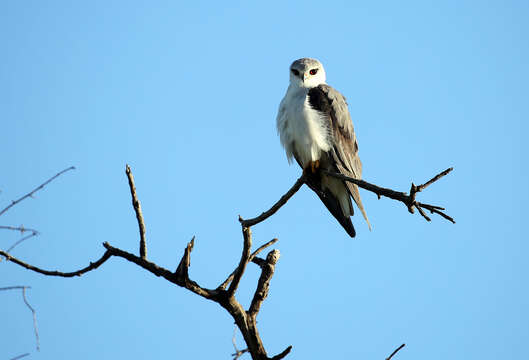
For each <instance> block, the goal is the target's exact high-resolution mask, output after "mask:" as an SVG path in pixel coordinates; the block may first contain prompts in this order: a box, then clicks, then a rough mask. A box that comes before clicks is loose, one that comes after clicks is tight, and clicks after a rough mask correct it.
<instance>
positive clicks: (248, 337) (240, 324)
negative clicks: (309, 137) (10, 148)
mask: <svg viewBox="0 0 529 360" xmlns="http://www.w3.org/2000/svg"><path fill="white" fill-rule="evenodd" d="M70 169H72V168H68V169H65V170H63V171H62V172H60V173H58V174H57V175H55V176H54V177H52V178H51V179H49V180H48V181H47V182H45V183H44V184H42V185H41V186H39V187H38V188H36V189H35V190H33V191H32V192H30V193H28V194H26V195H25V196H23V197H21V198H20V199H18V200H16V201H13V202H12V203H11V204H10V205H9V206H8V207H6V208H5V209H3V210H1V211H0V215H2V214H3V213H5V212H6V211H7V210H9V208H11V207H12V206H14V205H16V204H17V203H18V202H20V201H22V200H24V199H25V198H28V197H31V196H32V195H33V193H34V192H35V191H38V190H40V189H42V188H43V187H44V186H45V185H46V184H48V183H49V182H50V181H52V180H53V179H55V178H56V177H58V176H59V175H61V174H62V173H64V172H66V171H68V170H70ZM450 171H452V168H449V169H447V170H445V171H443V172H441V173H439V174H437V175H436V176H434V177H433V178H432V179H430V180H429V181H427V182H425V183H424V184H421V185H419V186H416V185H415V184H413V183H412V184H411V188H410V192H409V194H408V193H405V192H398V191H394V190H391V189H386V188H382V187H379V186H377V185H374V184H370V183H368V182H366V181H364V180H358V179H353V178H349V177H346V176H343V175H341V174H336V173H332V172H326V174H327V175H330V176H333V177H336V178H338V179H341V180H344V181H349V182H352V183H354V184H356V185H357V186H359V187H361V188H363V189H365V190H368V191H371V192H373V193H375V194H377V196H378V197H379V199H380V198H381V197H382V196H384V197H388V198H390V199H393V200H397V201H400V202H402V203H403V204H404V205H405V206H406V207H407V209H408V211H409V212H410V213H414V209H417V210H418V212H419V213H420V215H421V216H422V217H424V219H426V220H427V221H431V219H430V217H429V216H428V215H427V214H426V211H429V212H430V213H431V214H438V215H439V216H441V217H443V218H445V219H446V220H448V221H450V222H452V223H455V221H454V219H452V218H451V217H450V216H448V215H447V214H445V213H444V210H445V209H444V208H442V207H440V206H436V205H431V204H425V203H421V202H418V201H417V200H416V195H417V193H419V192H421V191H423V190H424V189H426V188H427V187H428V186H430V185H431V184H433V183H434V182H436V181H437V180H439V179H440V178H442V177H443V176H445V175H447V174H448V173H449V172H450ZM126 175H127V178H128V183H129V188H130V192H131V197H132V206H133V208H134V211H135V214H136V220H137V223H138V228H139V233H140V236H139V237H140V241H139V256H138V255H134V254H131V253H129V252H127V251H124V250H122V249H119V248H116V247H113V246H112V245H110V244H109V243H108V242H104V243H103V247H104V248H105V252H104V253H103V255H102V256H101V257H100V258H99V259H97V260H96V261H94V262H90V263H89V265H88V266H86V267H84V268H82V269H79V270H76V271H72V272H61V271H56V270H45V269H41V268H38V267H36V266H33V265H31V264H28V263H26V262H24V261H21V260H19V259H17V258H15V257H13V256H11V255H10V254H9V251H10V250H11V249H12V248H13V247H14V246H16V244H15V245H14V246H11V247H10V248H9V249H8V250H7V251H1V250H0V256H2V257H3V258H5V259H6V260H7V261H10V262H12V263H14V264H16V265H19V266H22V267H24V268H26V269H28V270H31V271H35V272H37V273H40V274H43V275H47V276H60V277H75V276H81V275H82V274H84V273H87V272H89V271H92V270H95V269H97V268H99V266H101V265H102V264H103V263H105V262H106V261H107V260H108V259H110V258H111V257H121V258H123V259H126V260H128V261H130V262H132V263H134V264H136V265H137V266H139V267H141V268H143V269H145V270H146V271H148V272H150V273H152V274H154V275H156V276H159V277H163V278H164V279H166V280H167V281H168V282H170V283H172V284H175V285H178V286H180V287H183V288H186V289H187V290H189V291H191V292H193V293H195V294H196V295H199V296H201V297H204V298H206V299H208V300H211V301H213V302H216V303H217V304H219V305H220V306H221V307H222V308H224V309H225V310H226V311H227V312H228V313H229V314H230V315H231V316H232V317H233V319H234V321H235V324H236V325H237V328H238V329H239V331H240V332H241V334H242V336H243V338H244V341H245V342H246V346H247V348H246V349H243V350H238V349H237V347H236V345H235V340H233V345H234V348H235V353H234V354H232V355H233V357H234V358H235V359H237V358H239V357H240V356H241V355H243V354H244V353H246V352H248V353H250V355H251V357H252V359H253V360H268V359H274V360H278V359H282V358H284V357H285V356H286V355H287V354H288V353H289V352H290V350H291V349H292V346H288V347H287V348H285V350H283V351H282V352H281V353H279V354H277V355H275V356H272V357H269V356H268V354H267V352H266V350H265V347H264V345H263V343H262V341H261V338H260V336H259V331H258V329H257V315H258V314H259V310H260V308H261V305H262V303H263V301H264V300H265V299H266V297H267V295H268V289H269V287H270V281H271V279H272V276H273V275H274V271H275V265H276V263H277V262H278V260H279V257H280V252H279V250H277V249H273V250H270V251H269V252H268V254H267V256H266V257H264V258H261V257H259V256H258V255H259V254H260V253H261V252H262V251H263V250H264V249H266V248H268V247H269V246H271V245H273V244H275V243H276V242H277V239H272V240H270V241H269V242H267V243H265V244H263V245H261V246H260V247H258V248H257V249H255V250H254V251H253V252H252V231H251V227H252V226H254V225H257V224H259V223H261V222H263V221H265V220H266V219H268V218H269V217H270V216H272V215H273V214H275V213H276V212H277V211H278V210H279V209H280V208H281V207H282V206H283V205H285V204H286V203H287V201H288V200H289V199H290V198H291V197H292V196H293V195H294V194H295V193H296V192H297V191H298V190H299V189H300V188H301V187H302V186H303V185H304V184H306V183H307V181H308V179H309V177H310V176H315V175H313V174H311V173H310V172H304V173H303V174H302V175H301V176H300V177H299V178H298V179H297V181H296V182H295V183H294V185H293V186H292V187H291V188H290V189H289V190H288V191H287V192H286V193H285V194H284V195H283V196H282V197H281V198H280V199H279V200H278V201H277V202H276V203H275V204H274V205H273V206H272V207H271V208H270V209H268V210H267V211H265V212H263V213H262V214H261V215H259V216H257V217H255V218H251V219H243V218H242V217H240V216H239V222H240V224H241V231H242V238H243V249H242V254H241V258H240V260H239V263H238V265H237V266H236V267H235V269H234V270H233V271H232V272H231V274H230V275H228V276H227V277H226V279H224V280H223V281H222V282H221V283H220V284H219V285H218V286H217V287H216V288H214V289H207V288H204V287H202V286H200V285H199V284H197V283H196V282H195V281H193V280H191V279H190V278H189V272H188V269H189V266H190V263H191V252H192V250H193V245H194V241H195V238H194V237H193V238H192V239H191V241H190V242H189V243H188V244H187V246H186V247H185V249H184V254H183V256H182V258H181V260H180V263H179V264H178V266H177V267H176V269H175V270H174V271H171V270H168V269H165V268H163V267H161V266H159V265H157V264H156V263H154V262H151V261H150V260H148V259H147V243H146V239H145V222H144V220H143V214H142V210H141V204H140V201H139V200H138V196H137V193H136V186H135V183H134V177H133V175H132V171H131V169H130V167H129V166H128V165H127V166H126ZM0 229H8V230H17V231H21V232H24V231H33V232H34V235H36V234H37V233H38V232H36V230H31V229H25V228H23V230H22V229H21V228H20V227H19V228H17V227H9V226H0ZM34 235H32V236H34ZM22 240H23V239H21V240H20V241H22ZM0 259H1V258H0ZM250 262H251V263H254V264H256V265H257V266H259V267H260V269H261V275H260V277H259V280H258V282H257V286H256V290H255V293H254V295H253V299H252V301H251V303H250V305H249V307H248V308H247V309H245V308H244V307H243V305H241V303H240V302H239V301H238V300H237V297H236V292H237V288H238V286H239V283H240V281H241V278H242V277H243V275H244V272H245V270H246V266H247V265H248V264H249V263H250ZM18 288H20V287H18ZM26 288H27V287H23V288H22V289H23V291H25V289H26ZM24 294H25V293H24ZM24 296H25V295H24ZM24 301H26V299H25V297H24ZM26 304H27V302H26ZM27 305H28V306H29V304H27ZM30 308H31V307H30ZM33 313H34V312H33ZM35 329H36V327H35ZM37 336H38V333H37ZM403 347H404V344H402V345H401V346H399V347H398V348H397V349H395V350H394V351H393V353H391V355H390V356H389V357H388V358H386V360H389V359H391V358H392V357H393V356H394V355H395V354H396V353H397V352H398V351H399V350H400V349H402V348H403ZM21 356H25V354H24V355H21Z"/></svg>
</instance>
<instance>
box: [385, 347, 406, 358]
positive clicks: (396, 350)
mask: <svg viewBox="0 0 529 360" xmlns="http://www.w3.org/2000/svg"><path fill="white" fill-rule="evenodd" d="M404 346H406V344H402V345H401V346H399V347H398V348H396V349H395V350H394V351H393V352H392V353H391V355H390V356H389V357H387V358H386V360H391V358H392V357H393V356H394V355H395V354H396V353H398V352H399V350H400V349H402V348H403V347H404Z"/></svg>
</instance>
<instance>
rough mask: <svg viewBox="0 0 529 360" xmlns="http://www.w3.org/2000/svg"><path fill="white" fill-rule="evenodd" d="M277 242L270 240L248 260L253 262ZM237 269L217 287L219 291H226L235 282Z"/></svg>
mask: <svg viewBox="0 0 529 360" xmlns="http://www.w3.org/2000/svg"><path fill="white" fill-rule="evenodd" d="M276 242H277V239H272V240H270V241H269V242H267V243H266V244H263V245H261V246H260V247H259V248H257V250H255V251H254V252H253V253H252V255H250V258H249V259H248V262H250V261H252V260H253V258H254V257H256V256H257V255H258V254H259V253H260V252H261V251H263V250H264V249H266V248H267V247H269V246H270V245H273V244H275V243H276ZM236 270H237V269H235V270H233V272H232V273H231V274H230V275H229V276H228V277H227V278H226V280H224V281H223V282H222V284H220V285H219V286H218V287H217V290H219V289H222V290H224V289H226V286H228V284H229V283H230V282H231V281H232V280H233V276H234V275H235V271H236Z"/></svg>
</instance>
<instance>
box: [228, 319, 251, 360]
mask: <svg viewBox="0 0 529 360" xmlns="http://www.w3.org/2000/svg"><path fill="white" fill-rule="evenodd" d="M236 334H237V327H235V329H233V337H232V338H231V342H232V343H233V348H234V349H235V353H233V354H231V356H233V360H237V359H238V358H240V357H241V355H242V354H244V353H247V352H248V349H243V350H239V349H237V344H236V343H235V335H236Z"/></svg>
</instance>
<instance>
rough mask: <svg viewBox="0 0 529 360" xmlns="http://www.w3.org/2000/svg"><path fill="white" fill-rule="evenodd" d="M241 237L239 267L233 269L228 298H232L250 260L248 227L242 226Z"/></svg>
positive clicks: (250, 240) (250, 239) (249, 233)
mask: <svg viewBox="0 0 529 360" xmlns="http://www.w3.org/2000/svg"><path fill="white" fill-rule="evenodd" d="M242 235H243V238H244V244H243V249H242V255H241V260H240V262H239V266H237V269H235V274H234V275H233V281H232V282H231V284H230V287H229V288H228V297H231V296H233V294H234V293H235V291H236V290H237V287H238V286H239V282H240V281H241V278H242V274H243V273H244V270H245V269H246V265H247V264H248V261H249V260H248V259H249V258H250V249H251V248H252V230H251V229H250V228H249V227H245V226H244V225H243V226H242Z"/></svg>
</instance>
